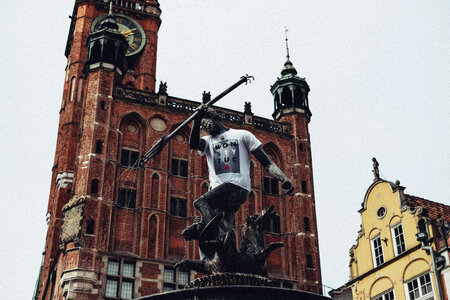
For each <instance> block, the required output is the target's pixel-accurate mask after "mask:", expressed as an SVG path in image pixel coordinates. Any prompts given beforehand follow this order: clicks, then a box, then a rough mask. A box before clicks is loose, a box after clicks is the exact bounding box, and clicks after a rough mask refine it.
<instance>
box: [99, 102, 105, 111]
mask: <svg viewBox="0 0 450 300" xmlns="http://www.w3.org/2000/svg"><path fill="white" fill-rule="evenodd" d="M105 106H106V102H105V101H102V102H101V103H100V108H101V109H102V110H105Z"/></svg>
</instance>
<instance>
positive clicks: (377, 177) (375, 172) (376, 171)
mask: <svg viewBox="0 0 450 300" xmlns="http://www.w3.org/2000/svg"><path fill="white" fill-rule="evenodd" d="M372 161H373V170H372V172H373V176H374V179H373V181H378V180H380V170H379V169H378V166H379V165H380V164H379V163H378V162H377V159H376V158H375V157H374V158H372Z"/></svg>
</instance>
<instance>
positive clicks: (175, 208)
mask: <svg viewBox="0 0 450 300" xmlns="http://www.w3.org/2000/svg"><path fill="white" fill-rule="evenodd" d="M170 214H171V215H172V216H177V217H183V218H186V215H187V202H186V199H181V198H176V197H171V198H170Z"/></svg>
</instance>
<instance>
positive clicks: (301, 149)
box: [299, 143, 304, 152]
mask: <svg viewBox="0 0 450 300" xmlns="http://www.w3.org/2000/svg"><path fill="white" fill-rule="evenodd" d="M299 148H300V152H303V151H304V150H303V143H300V144H299Z"/></svg>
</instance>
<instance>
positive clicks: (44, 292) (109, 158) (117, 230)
mask: <svg viewBox="0 0 450 300" xmlns="http://www.w3.org/2000/svg"><path fill="white" fill-rule="evenodd" d="M105 2H108V1H105V0H76V1H75V6H74V13H73V15H72V22H71V27H70V31H69V38H68V42H67V47H66V53H65V54H66V56H67V59H68V64H67V69H66V76H65V82H64V93H63V97H62V102H61V110H60V122H59V128H58V140H57V146H56V153H55V160H54V166H53V169H52V182H51V190H50V197H49V202H48V210H47V217H48V232H47V237H46V247H45V252H44V260H43V265H42V271H41V275H40V278H39V283H38V286H37V291H36V297H37V299H83V300H85V299H132V298H137V297H140V296H144V295H149V294H153V293H158V292H162V291H165V290H170V289H176V288H180V287H182V286H183V284H185V283H187V282H188V281H190V280H193V279H194V278H196V277H198V276H200V275H201V274H197V273H195V272H192V271H188V270H181V269H180V270H179V269H174V268H173V265H174V264H175V263H176V262H178V261H179V260H181V259H182V258H189V259H199V256H198V250H197V247H198V245H197V242H193V241H190V242H188V243H185V242H184V240H183V238H182V237H180V235H179V233H180V232H181V230H182V229H183V228H184V227H186V226H187V225H189V224H190V223H192V221H193V219H194V216H195V215H196V214H197V212H196V211H195V209H194V207H193V204H192V202H193V201H194V200H195V199H196V198H198V197H199V196H200V195H202V194H203V193H204V192H205V191H207V190H208V187H209V186H208V170H207V166H206V161H204V160H203V159H202V158H201V157H200V156H198V154H197V153H196V152H195V151H190V150H189V148H188V145H187V139H188V135H189V128H187V129H186V130H185V131H184V132H182V133H181V134H179V135H178V136H176V138H174V139H173V140H172V141H171V142H170V143H169V144H168V145H167V146H166V147H165V149H164V150H163V152H162V153H160V154H159V155H158V156H156V157H154V158H153V159H152V160H150V161H149V162H148V163H147V164H146V166H145V167H144V168H135V167H134V166H133V165H134V163H135V162H136V160H137V158H138V157H139V156H141V155H143V154H144V153H145V152H146V151H147V150H148V149H149V148H150V147H151V146H152V144H153V142H154V141H156V140H157V139H159V138H160V136H161V135H162V134H166V135H167V134H168V133H169V132H170V131H171V130H172V129H173V128H175V127H176V126H177V125H178V124H180V123H181V122H182V121H183V120H185V119H186V118H187V116H189V115H190V114H191V113H192V111H193V109H194V108H195V107H196V106H198V105H199V103H198V102H195V101H190V100H185V99H181V98H177V97H173V96H170V95H168V93H167V85H166V84H164V83H161V84H160V86H159V90H158V91H157V92H156V91H155V71H156V52H157V35H158V29H159V26H160V24H161V19H160V14H161V10H160V8H159V4H158V2H157V1H153V0H146V1H142V0H115V1H112V2H113V4H114V5H113V6H110V5H109V4H108V3H105ZM294 73H295V74H294ZM282 75H283V76H282V77H281V78H280V79H279V80H278V81H277V82H276V83H275V85H274V86H273V87H272V92H273V94H274V97H275V98H274V99H275V113H274V118H275V121H273V120H268V119H265V118H261V117H257V116H254V115H253V114H252V112H251V105H250V103H246V105H245V111H244V113H241V112H237V111H232V110H228V109H220V108H219V110H220V112H221V115H222V117H223V123H224V124H225V125H226V126H229V127H233V128H244V129H247V130H249V131H251V132H253V133H254V134H255V135H256V136H257V137H258V138H259V139H260V140H261V141H262V143H263V148H264V149H265V151H266V152H267V153H268V154H269V155H270V156H271V158H272V159H273V160H274V162H276V163H277V165H279V166H280V168H282V169H283V170H284V171H285V173H286V174H287V175H288V176H289V177H290V178H292V179H293V182H294V184H295V185H296V187H297V189H296V190H295V192H294V194H292V195H287V196H284V195H280V192H281V188H280V187H279V185H278V183H277V182H276V181H275V180H274V179H272V178H271V177H270V176H269V175H268V174H266V173H265V171H264V170H263V169H262V167H261V166H260V165H259V164H257V163H256V160H255V161H252V191H251V193H250V196H249V199H248V201H247V202H246V203H245V204H244V205H243V206H242V208H241V210H240V211H239V212H237V218H236V231H237V233H238V234H237V235H238V236H237V238H238V242H240V237H241V230H242V227H243V225H242V224H244V223H245V218H246V216H247V215H249V214H255V213H256V212H259V211H260V210H261V209H263V208H264V207H265V206H267V205H270V204H274V205H275V207H276V211H277V212H278V216H277V217H276V218H274V219H273V221H272V224H271V226H270V229H269V231H268V233H267V242H274V241H281V242H283V243H284V244H285V246H284V248H281V249H279V250H277V251H275V252H274V253H273V254H271V256H270V257H269V259H268V271H269V275H270V277H271V278H273V279H275V280H277V281H278V282H279V283H280V285H282V286H284V287H288V288H298V289H301V290H308V291H313V292H320V291H321V277H320V264H319V252H318V242H317V228H316V219H315V209H314V193H313V181H312V166H311V154H310V142H309V133H308V122H309V119H310V116H311V114H310V111H309V109H308V102H307V95H308V91H309V88H308V85H307V84H306V81H304V79H301V78H299V77H298V76H296V71H295V69H294V68H293V66H292V63H290V61H289V60H288V62H287V63H286V64H285V68H284V69H283V72H282ZM288 91H291V92H290V95H291V96H290V97H291V98H289V95H288V94H289V93H288ZM299 97H300V98H299ZM289 99H290V100H289Z"/></svg>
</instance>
